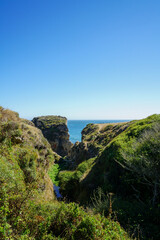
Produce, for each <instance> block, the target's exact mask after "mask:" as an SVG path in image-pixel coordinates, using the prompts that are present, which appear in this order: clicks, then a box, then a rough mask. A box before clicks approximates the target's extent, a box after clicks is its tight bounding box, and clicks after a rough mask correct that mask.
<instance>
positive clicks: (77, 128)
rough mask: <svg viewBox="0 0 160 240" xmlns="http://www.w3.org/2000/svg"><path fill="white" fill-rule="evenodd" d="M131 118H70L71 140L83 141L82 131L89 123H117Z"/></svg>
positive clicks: (73, 141)
mask: <svg viewBox="0 0 160 240" xmlns="http://www.w3.org/2000/svg"><path fill="white" fill-rule="evenodd" d="M128 121H129V120H68V123H67V125H68V129H69V134H70V141H71V142H72V143H75V142H77V141H79V142H80V141H81V131H82V130H83V128H85V126H86V125H87V124H89V123H117V122H128Z"/></svg>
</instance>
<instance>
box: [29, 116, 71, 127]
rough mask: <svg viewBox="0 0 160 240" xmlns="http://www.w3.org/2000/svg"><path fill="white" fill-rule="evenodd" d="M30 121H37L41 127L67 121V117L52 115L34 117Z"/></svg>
mask: <svg viewBox="0 0 160 240" xmlns="http://www.w3.org/2000/svg"><path fill="white" fill-rule="evenodd" d="M32 121H33V123H35V122H38V125H39V126H40V128H41V129H46V128H50V127H52V126H53V125H59V124H66V123H67V119H66V118H65V117H61V116H53V115H50V116H41V117H36V118H34V119H33V120H32Z"/></svg>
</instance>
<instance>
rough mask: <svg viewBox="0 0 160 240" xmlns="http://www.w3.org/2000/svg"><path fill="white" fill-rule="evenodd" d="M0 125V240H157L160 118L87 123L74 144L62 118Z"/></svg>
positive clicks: (7, 115)
mask: <svg viewBox="0 0 160 240" xmlns="http://www.w3.org/2000/svg"><path fill="white" fill-rule="evenodd" d="M0 119H1V122H0V184H1V190H0V204H1V205H0V212H1V216H2V217H1V218H0V224H1V225H0V226H1V228H0V237H1V239H38V240H39V239H95V240H96V239H157V240H158V239H159V238H160V235H159V234H160V233H159V222H160V208H159V206H160V205H159V201H160V182H159V181H160V180H159V179H160V115H157V114H154V115H151V116H149V117H147V118H145V119H141V120H134V121H130V122H118V123H103V124H98V123H95V124H92V123H90V124H87V126H86V127H85V128H84V129H83V130H82V133H81V136H82V137H81V142H78V141H77V142H76V143H75V144H73V143H71V142H70V140H69V132H68V127H67V119H66V118H65V117H61V116H52V115H49V116H40V117H35V118H33V120H32V121H29V120H26V119H21V118H20V117H19V115H18V113H16V112H13V111H11V110H8V109H4V108H3V107H1V108H0ZM53 184H54V185H55V186H57V189H58V190H57V191H59V188H60V193H59V192H58V193H59V194H60V195H59V196H60V197H59V200H61V201H57V198H56V196H55V194H54V191H53ZM61 196H63V199H62V197H61ZM26 229H28V230H27V231H28V232H26ZM35 229H36V230H35ZM109 229H110V230H109ZM23 236H24V237H23Z"/></svg>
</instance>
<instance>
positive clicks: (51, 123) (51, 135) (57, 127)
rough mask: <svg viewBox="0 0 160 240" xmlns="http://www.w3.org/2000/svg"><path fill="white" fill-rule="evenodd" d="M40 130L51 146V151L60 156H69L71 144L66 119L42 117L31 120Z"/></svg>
mask: <svg viewBox="0 0 160 240" xmlns="http://www.w3.org/2000/svg"><path fill="white" fill-rule="evenodd" d="M32 122H33V123H34V124H35V126H36V127H37V128H39V129H41V131H42V133H43V135H44V137H45V138H47V140H48V141H49V143H50V144H51V147H52V150H53V151H55V152H56V153H58V154H59V155H61V156H66V155H68V154H69V152H70V150H71V147H72V143H71V142H70V141H69V133H68V127H67V119H66V118H65V117H61V116H42V117H36V118H34V119H33V120H32Z"/></svg>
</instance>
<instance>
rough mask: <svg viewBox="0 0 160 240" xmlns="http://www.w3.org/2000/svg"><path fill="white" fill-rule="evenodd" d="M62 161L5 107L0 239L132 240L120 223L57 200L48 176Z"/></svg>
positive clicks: (0, 129) (0, 136)
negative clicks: (51, 166)
mask: <svg viewBox="0 0 160 240" xmlns="http://www.w3.org/2000/svg"><path fill="white" fill-rule="evenodd" d="M58 157H59V156H58V155H57V154H56V153H54V152H53V151H52V149H51V147H50V144H49V143H48V141H47V140H46V139H45V138H44V137H43V135H42V132H41V131H40V130H39V129H37V128H36V127H34V124H33V123H32V122H30V121H28V120H25V119H21V118H19V116H18V114H17V113H15V112H13V111H10V110H7V109H3V108H2V107H0V239H2V240H7V239H9V240H45V239H46V240H48V239H50V240H51V239H57V240H58V239H59V240H61V239H63V240H65V239H66V240H70V239H73V240H77V239H79V240H84V239H86V240H90V239H91V238H92V239H93V240H102V239H104V240H105V239H110V240H111V239H117V240H118V239H120V238H121V239H122V240H127V239H130V238H129V237H128V235H127V233H126V232H125V231H124V230H123V229H122V228H121V227H120V225H119V223H118V222H113V221H112V220H111V219H106V218H104V217H102V216H100V215H94V214H93V212H90V211H88V212H86V211H85V210H84V209H83V208H82V207H79V206H78V205H77V204H75V203H70V204H66V203H63V202H57V201H56V200H54V194H53V184H52V182H51V180H50V178H49V176H48V173H47V172H48V169H49V167H50V165H53V163H54V160H55V159H56V158H58Z"/></svg>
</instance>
